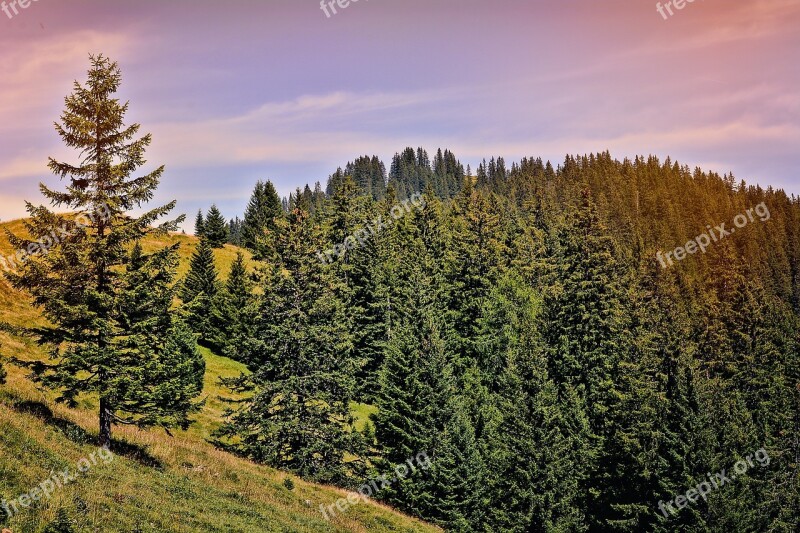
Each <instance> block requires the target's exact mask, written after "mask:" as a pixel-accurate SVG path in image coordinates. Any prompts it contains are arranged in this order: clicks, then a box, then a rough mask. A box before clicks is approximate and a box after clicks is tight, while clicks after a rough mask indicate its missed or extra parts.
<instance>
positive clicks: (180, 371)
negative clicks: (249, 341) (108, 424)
mask: <svg viewBox="0 0 800 533" xmlns="http://www.w3.org/2000/svg"><path fill="white" fill-rule="evenodd" d="M177 265H178V256H177V245H176V246H175V247H172V248H165V249H163V250H159V251H158V252H156V253H154V254H152V255H149V256H147V255H144V254H142V250H141V247H140V246H139V244H138V243H137V244H136V245H135V246H134V248H133V251H132V252H131V255H130V258H129V262H128V265H127V268H126V272H125V276H124V277H123V284H122V289H121V291H120V297H119V302H120V304H119V309H120V320H119V326H120V328H121V330H122V331H123V332H125V333H126V334H127V336H124V337H122V338H121V340H120V342H119V346H120V354H121V355H120V359H121V361H120V363H122V364H125V365H127V366H129V367H130V368H136V369H137V372H136V374H126V375H121V376H119V377H117V378H116V379H115V385H116V387H117V389H116V393H115V400H116V403H117V404H118V405H119V406H120V409H121V410H123V411H125V412H126V413H129V415H130V416H129V417H128V418H129V420H135V421H136V423H137V424H138V425H140V426H142V427H150V426H161V427H164V428H170V427H180V428H182V429H186V428H187V427H188V426H189V423H190V420H189V418H188V415H189V414H191V413H192V412H194V411H196V410H197V408H198V406H197V404H195V403H193V402H192V399H193V398H195V397H196V396H198V395H199V394H200V392H202V390H203V375H204V373H205V361H204V360H203V358H202V357H201V356H200V354H199V353H198V352H197V349H196V347H195V339H194V335H192V332H191V331H190V330H189V328H188V327H187V326H186V324H185V323H184V321H183V319H182V318H181V317H180V316H179V315H177V314H175V313H171V312H170V308H171V306H172V301H173V298H174V296H175V289H174V285H175V284H174V279H175V270H176V268H177Z"/></svg>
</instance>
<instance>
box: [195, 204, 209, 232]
mask: <svg viewBox="0 0 800 533" xmlns="http://www.w3.org/2000/svg"><path fill="white" fill-rule="evenodd" d="M205 226H206V221H205V218H204V217H203V210H202V209H198V210H197V218H195V220H194V236H195V237H197V238H198V239H199V238H201V237H203V236H204V233H205Z"/></svg>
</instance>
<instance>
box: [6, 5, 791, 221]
mask: <svg viewBox="0 0 800 533" xmlns="http://www.w3.org/2000/svg"><path fill="white" fill-rule="evenodd" d="M6 2H8V0H6ZM662 3H666V2H662ZM798 30H800V0H752V1H744V0H742V1H738V0H737V1H731V0H696V1H695V2H693V3H687V4H686V6H685V8H684V9H682V10H680V11H677V10H676V11H675V15H674V16H673V17H671V18H670V19H669V20H664V19H663V18H662V16H661V15H659V14H658V11H657V10H656V2H650V1H649V0H647V1H633V0H625V1H623V0H607V1H602V0H600V1H598V0H585V1H583V0H581V1H579V0H571V1H570V0H567V1H564V0H559V1H556V0H547V1H544V0H541V1H540V0H537V1H531V0H525V1H523V0H519V1H517V0H507V1H492V2H489V1H475V0H435V1H432V0H424V1H423V0H369V1H367V0H361V1H360V2H358V3H353V4H351V5H350V6H349V7H348V8H347V9H344V10H339V13H338V14H336V15H334V16H332V17H330V18H326V16H325V14H324V13H323V11H322V10H321V9H320V5H319V3H318V2H316V1H314V0H271V1H266V2H256V1H244V0H238V1H225V2H223V1H221V0H220V1H210V0H194V1H188V0H174V1H166V0H138V1H137V2H130V3H122V2H108V1H99V0H97V1H92V0H82V1H81V0H74V1H69V0H67V1H61V0H59V1H56V0H39V1H38V2H32V3H31V5H30V6H29V7H28V8H26V9H21V10H19V14H17V15H16V16H14V17H12V18H10V19H9V18H7V17H6V15H4V14H3V13H2V11H0V71H1V72H2V76H0V218H2V219H9V218H14V217H19V216H22V215H23V214H24V210H23V203H22V202H23V199H28V200H31V201H34V202H39V201H40V200H41V197H40V196H39V194H38V191H37V184H38V182H39V181H45V182H47V183H50V184H54V183H55V182H56V181H57V180H56V179H55V178H54V177H52V176H50V175H49V174H48V171H47V169H46V166H45V165H46V161H47V157H48V156H55V157H60V158H66V159H68V160H71V161H74V160H75V157H74V154H72V153H71V152H69V151H68V150H66V149H65V148H63V147H62V146H61V144H60V141H59V139H58V137H57V136H56V135H55V132H54V131H53V127H52V123H53V121H54V120H56V119H57V118H58V116H59V114H60V112H61V108H62V105H63V98H64V96H66V95H67V94H68V93H69V91H70V90H71V84H72V81H73V80H75V79H78V80H83V79H84V78H85V71H86V69H87V66H88V60H87V56H88V54H89V53H97V52H103V53H105V54H106V55H109V56H110V57H112V58H113V59H115V60H117V61H119V63H120V66H121V67H122V70H123V75H124V82H123V90H122V94H121V97H122V98H125V99H129V100H130V101H131V112H130V114H129V119H130V120H132V121H137V122H140V123H141V124H142V127H143V131H147V132H151V133H153V135H154V142H153V145H152V148H151V150H150V152H149V159H150V161H152V163H153V165H155V164H162V163H163V164H165V165H166V166H167V173H166V175H165V178H164V181H163V184H162V187H161V189H160V191H159V194H158V200H165V199H172V198H177V199H178V201H179V204H178V205H179V210H180V211H181V212H186V213H189V214H190V215H191V214H192V213H194V212H195V211H196V210H197V208H198V207H203V208H206V207H208V205H210V204H211V203H212V202H216V203H217V204H218V205H219V206H220V208H221V209H222V210H223V213H224V214H225V215H227V216H234V215H237V214H238V215H241V213H242V211H243V209H244V205H245V203H246V201H247V197H248V195H249V192H250V190H251V189H252V186H253V184H254V183H255V181H256V180H257V179H271V180H273V182H275V183H276V185H277V186H278V188H279V191H280V192H281V193H282V194H288V193H289V192H290V191H291V190H293V189H294V188H295V187H297V186H302V185H304V184H305V183H307V182H311V183H313V182H314V181H317V180H320V181H323V183H324V180H325V178H326V177H327V175H328V174H329V173H331V172H332V171H333V170H335V168H336V167H337V166H340V165H343V164H344V163H346V162H347V161H348V160H352V159H353V158H355V157H357V156H359V155H363V154H370V155H371V154H377V155H379V156H380V157H381V158H383V159H384V160H385V161H387V163H388V160H389V158H390V157H391V156H392V154H393V153H394V152H396V151H400V150H402V149H403V148H404V147H405V146H407V145H410V146H423V147H425V148H427V149H428V150H429V151H435V150H436V148H438V147H442V148H450V149H451V150H453V151H454V152H455V154H456V156H457V157H459V158H460V159H461V160H462V161H463V162H465V163H471V164H472V165H473V167H474V166H475V165H476V163H477V162H479V161H480V160H481V159H482V158H484V157H486V158H488V157H491V156H493V155H494V156H497V155H502V156H504V157H506V159H507V160H514V159H518V158H520V157H523V156H542V157H544V158H548V159H552V160H553V161H554V162H559V161H561V160H562V159H563V157H564V155H565V154H566V153H577V154H582V153H587V152H596V151H602V150H606V149H608V150H610V151H611V153H612V155H614V156H615V157H617V158H623V157H633V156H635V155H637V154H645V155H646V154H655V155H658V156H660V157H662V158H663V157H666V156H667V155H670V156H672V157H673V159H678V160H679V161H680V162H682V163H686V164H688V165H690V166H696V165H699V166H702V167H704V168H708V169H711V170H715V171H718V172H721V173H722V172H733V173H734V174H735V175H736V177H737V178H738V179H745V180H746V181H748V182H758V183H760V184H762V185H764V186H767V185H774V186H776V187H782V188H784V189H786V190H787V191H788V192H790V193H795V194H798V193H800V180H798V177H797V172H796V157H797V152H798V150H797V149H798V146H800V89H799V88H800V67H799V66H798V51H799V50H800V48H799V45H800V31H798Z"/></svg>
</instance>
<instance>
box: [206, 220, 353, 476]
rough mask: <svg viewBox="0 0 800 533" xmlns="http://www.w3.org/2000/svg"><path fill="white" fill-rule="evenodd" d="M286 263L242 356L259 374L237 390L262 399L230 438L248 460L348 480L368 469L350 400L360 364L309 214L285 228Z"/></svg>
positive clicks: (269, 278) (279, 231)
mask: <svg viewBox="0 0 800 533" xmlns="http://www.w3.org/2000/svg"><path fill="white" fill-rule="evenodd" d="M275 234H276V240H275V246H276V251H277V252H278V253H277V257H279V258H280V260H279V261H278V262H276V263H274V264H272V265H271V266H270V267H269V268H267V270H266V272H265V273H264V279H263V282H262V284H261V287H262V289H263V293H264V294H263V298H262V301H261V307H260V309H259V313H258V315H257V318H256V323H255V333H254V336H253V338H252V341H251V342H250V343H248V345H247V346H246V349H247V350H248V352H249V353H247V354H246V355H245V356H244V357H243V358H244V360H246V361H248V363H249V365H250V368H251V369H252V370H253V374H252V375H250V376H243V377H242V378H241V379H240V380H238V381H237V385H239V386H241V387H245V388H247V389H250V390H253V392H254V396H253V398H252V399H251V400H250V401H248V402H246V403H245V404H244V405H243V407H242V408H241V409H239V410H238V411H237V412H235V413H234V414H233V416H232V419H231V422H230V423H229V424H228V425H227V426H226V427H224V428H223V430H222V432H221V435H223V436H224V435H231V436H232V435H236V436H238V437H239V438H240V439H241V440H240V442H239V443H238V444H237V445H236V446H235V447H236V448H238V449H239V450H240V451H241V453H243V454H245V455H247V456H249V457H251V458H253V459H255V460H257V461H263V462H265V463H267V464H270V465H272V466H275V467H279V468H284V469H287V470H289V471H291V472H294V473H297V474H298V475H301V476H303V477H306V478H308V479H313V480H318V481H328V482H331V481H337V482H341V483H344V482H346V481H347V480H348V478H349V477H350V476H351V475H353V472H354V469H356V470H358V469H359V463H358V462H352V461H351V462H349V463H348V462H345V454H358V453H360V447H361V445H360V439H359V437H358V434H357V433H356V432H354V431H353V430H352V429H350V428H352V422H353V421H352V416H351V414H350V405H349V404H350V400H351V398H352V395H353V388H354V384H353V377H352V376H353V375H354V371H355V364H354V362H353V357H352V341H351V337H350V333H349V328H348V323H347V317H346V314H345V309H344V306H343V305H342V302H341V300H340V299H339V297H338V293H339V291H338V290H337V288H336V287H337V283H338V282H337V281H336V280H335V278H334V277H333V276H332V274H331V273H330V271H328V270H327V269H325V268H323V267H322V265H321V264H320V262H319V261H318V260H317V258H316V256H315V254H314V252H315V250H316V249H317V248H318V247H319V246H321V244H322V243H321V240H320V237H319V234H318V232H317V230H316V229H315V228H314V226H313V225H312V223H311V221H310V220H309V217H308V214H307V213H306V212H304V211H302V210H300V209H295V210H294V212H293V213H292V214H291V215H290V216H289V219H288V220H283V219H281V220H280V221H278V224H277V228H276V231H275Z"/></svg>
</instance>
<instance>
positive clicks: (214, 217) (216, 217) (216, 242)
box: [203, 205, 230, 248]
mask: <svg viewBox="0 0 800 533" xmlns="http://www.w3.org/2000/svg"><path fill="white" fill-rule="evenodd" d="M229 236H230V234H229V233H228V225H227V223H226V222H225V218H224V217H223V216H222V213H220V212H219V209H217V206H216V205H212V206H211V209H209V210H208V214H207V215H206V221H205V224H204V225H203V237H205V238H206V240H207V241H208V244H209V245H210V246H211V247H212V248H222V247H223V246H224V245H225V243H226V242H228V237H229Z"/></svg>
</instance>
